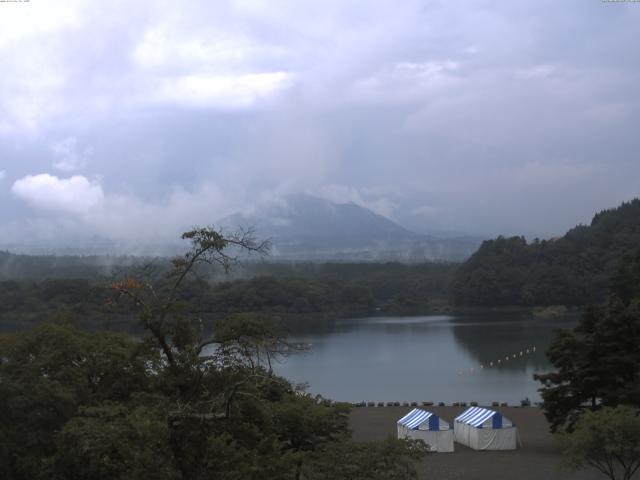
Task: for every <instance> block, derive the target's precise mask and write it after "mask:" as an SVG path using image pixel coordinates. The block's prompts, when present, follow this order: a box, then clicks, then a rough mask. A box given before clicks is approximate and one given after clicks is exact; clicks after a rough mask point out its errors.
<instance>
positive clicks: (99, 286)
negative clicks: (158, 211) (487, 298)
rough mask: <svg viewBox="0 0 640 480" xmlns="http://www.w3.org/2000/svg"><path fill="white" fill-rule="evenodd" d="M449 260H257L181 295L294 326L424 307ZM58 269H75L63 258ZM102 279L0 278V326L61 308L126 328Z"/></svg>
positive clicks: (126, 317)
mask: <svg viewBox="0 0 640 480" xmlns="http://www.w3.org/2000/svg"><path fill="white" fill-rule="evenodd" d="M26 258H28V257H26ZM45 258H46V257H45ZM22 261H26V260H25V258H23V259H22ZM50 261H52V260H51V259H48V260H46V262H47V263H48V262H50ZM455 267H456V266H455V265H452V264H438V263H425V264H421V265H403V264H398V263H389V264H312V263H305V264H256V265H254V266H253V267H252V268H253V270H252V272H253V274H256V275H257V276H255V277H251V278H244V279H235V280H227V281H209V280H205V279H203V278H197V279H196V278H194V279H191V280H189V281H187V282H185V283H184V285H183V288H182V289H181V291H180V300H181V301H182V302H184V304H185V309H187V310H192V311H194V312H198V313H199V314H200V315H202V316H203V318H204V319H207V320H214V319H215V318H221V317H224V316H225V315H228V314H231V313H248V312H251V313H260V314H263V315H268V316H271V317H278V318H279V319H280V320H282V321H283V322H284V323H286V324H287V325H288V326H289V327H291V328H294V329H295V328H298V327H304V328H309V327H311V326H312V325H313V324H314V323H318V322H319V321H321V320H323V319H335V318H344V317H351V316H363V315H371V314H374V313H383V314H419V313H426V312H428V311H431V310H433V309H434V308H438V307H440V306H442V305H443V304H444V303H446V301H447V296H448V288H449V284H450V282H451V279H452V277H453V272H454V270H455ZM34 268H35V270H38V268H39V267H38V268H36V267H34ZM246 268H249V267H246ZM60 269H61V272H63V273H67V272H69V271H74V269H73V268H71V267H67V264H66V263H65V262H62V263H61V264H60ZM141 270H145V269H143V268H142V267H135V266H133V267H129V268H127V269H125V273H124V274H125V275H129V276H136V277H137V276H140V275H141V273H140V271H141ZM152 270H153V269H152ZM90 271H91V269H90V268H89V267H87V272H88V273H89V272H90ZM94 271H95V270H94ZM78 272H79V270H78ZM49 273H53V272H49ZM246 273H247V274H248V273H249V272H246ZM152 275H154V276H155V277H156V278H155V279H154V281H157V282H159V284H162V282H163V280H164V281H166V272H165V271H164V266H163V265H160V266H159V267H158V269H156V270H153V273H152ZM109 284H110V280H109V277H106V276H104V275H100V274H99V273H97V272H96V273H95V277H94V278H93V279H90V278H46V279H41V280H38V281H36V280H32V279H24V278H23V279H19V280H5V281H0V330H4V331H11V330H14V329H22V328H27V327H29V326H31V325H33V324H36V323H40V322H42V321H44V320H46V319H48V318H51V317H52V316H54V315H57V314H59V313H60V312H65V313H66V314H67V315H72V316H74V317H76V318H77V319H78V321H79V322H80V323H81V324H82V325H83V326H85V327H88V328H91V329H101V328H105V327H107V326H108V327H109V328H116V329H124V330H129V329H130V327H132V326H135V325H136V322H135V321H134V319H133V317H131V315H130V312H128V310H127V309H122V308H120V306H119V305H116V304H112V303H109V302H108V298H109V293H108V292H109V288H108V287H109Z"/></svg>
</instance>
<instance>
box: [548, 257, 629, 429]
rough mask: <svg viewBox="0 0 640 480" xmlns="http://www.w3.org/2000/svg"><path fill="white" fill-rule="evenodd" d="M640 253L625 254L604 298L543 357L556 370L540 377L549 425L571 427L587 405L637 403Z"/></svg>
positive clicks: (561, 333) (557, 427)
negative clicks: (546, 357)
mask: <svg viewBox="0 0 640 480" xmlns="http://www.w3.org/2000/svg"><path fill="white" fill-rule="evenodd" d="M638 345H640V252H638V253H636V254H635V255H634V256H626V257H624V259H623V261H622V263H621V264H620V267H619V268H618V270H617V273H616V274H615V275H614V276H613V278H612V281H611V287H610V293H609V298H608V300H607V302H606V303H605V304H604V305H602V306H598V307H590V308H589V309H588V310H587V312H586V313H585V315H584V316H583V317H582V319H581V320H580V322H579V324H578V325H577V326H576V328H574V329H573V330H571V331H567V330H561V331H559V332H558V333H557V335H556V338H555V340H554V341H553V342H552V344H551V346H550V348H549V350H548V352H547V356H548V357H549V359H550V360H551V362H552V363H553V365H554V366H555V367H556V371H555V372H552V373H547V374H543V375H535V378H536V379H537V380H539V381H540V382H542V385H543V387H542V388H541V393H542V398H543V401H544V408H545V413H546V415H547V418H548V419H549V421H550V423H551V428H552V430H554V431H556V430H558V429H564V428H568V429H571V428H572V426H573V424H574V423H575V421H576V420H577V418H578V417H579V416H580V414H581V413H582V412H583V411H584V410H585V409H591V410H593V409H596V408H598V407H599V406H601V405H606V406H616V405H638V406H640V349H638Z"/></svg>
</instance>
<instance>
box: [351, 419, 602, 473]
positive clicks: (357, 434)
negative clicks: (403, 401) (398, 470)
mask: <svg viewBox="0 0 640 480" xmlns="http://www.w3.org/2000/svg"><path fill="white" fill-rule="evenodd" d="M411 408H412V407H359V408H353V409H352V411H351V415H350V419H349V420H350V427H351V429H352V432H353V437H354V439H356V440H380V439H383V438H385V437H386V436H387V435H394V436H395V435H396V421H397V420H398V419H399V418H401V417H402V416H403V415H405V414H406V413H407V412H408V411H409V410H411ZM425 408H426V409H428V410H430V411H432V412H434V413H435V414H436V415H439V416H440V417H441V418H443V419H444V420H446V421H448V422H449V423H453V419H454V418H455V417H456V416H457V415H459V414H460V413H461V412H462V411H463V410H465V408H464V407H425ZM495 410H498V411H499V412H501V413H502V414H503V415H504V416H505V417H507V418H508V419H510V420H511V421H513V422H514V423H515V424H516V426H517V427H518V430H519V433H520V439H521V441H522V448H519V449H518V450H515V451H504V452H478V451H474V450H472V449H470V448H467V447H465V446H462V445H460V444H458V443H456V444H455V452H454V453H435V454H431V455H428V456H427V457H426V458H425V459H424V460H423V461H422V462H421V463H420V465H419V468H418V471H419V473H420V476H419V478H421V479H427V478H429V479H438V480H454V479H455V480H458V479H465V480H467V479H468V480H476V479H477V480H484V479H493V480H503V479H504V480H507V479H508V480H573V479H581V480H582V479H584V480H591V479H593V480H597V479H602V478H603V477H602V475H601V474H600V473H598V472H596V471H591V470H585V471H583V472H579V473H570V472H568V471H566V470H562V469H561V466H560V463H561V462H560V460H561V457H560V452H559V450H558V447H557V445H556V443H555V441H554V439H553V437H552V435H551V434H550V433H549V425H548V423H547V421H546V419H545V418H544V414H543V413H542V411H541V410H540V409H539V408H536V407H528V408H518V407H496V408H495Z"/></svg>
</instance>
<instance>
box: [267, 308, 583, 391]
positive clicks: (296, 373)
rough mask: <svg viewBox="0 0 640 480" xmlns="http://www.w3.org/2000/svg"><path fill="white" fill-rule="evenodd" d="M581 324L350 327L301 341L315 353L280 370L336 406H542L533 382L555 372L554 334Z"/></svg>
mask: <svg viewBox="0 0 640 480" xmlns="http://www.w3.org/2000/svg"><path fill="white" fill-rule="evenodd" d="M575 322H576V319H575V318H570V317H569V318H564V319H560V320H559V319H539V318H533V317H532V316H531V315H517V314H516V315H514V314H508V315H507V314H492V315H489V316H487V315H470V316H461V317H449V316H422V317H376V318H366V319H354V320H343V321H338V322H336V323H335V324H333V325H332V326H330V327H328V328H327V330H326V331H324V332H320V333H318V332H314V333H310V334H305V335H297V336H296V337H294V338H293V340H294V341H296V342H303V343H307V344H309V345H310V346H311V349H310V350H309V351H308V352H305V353H302V354H297V355H293V356H290V357H288V358H286V359H284V360H283V361H282V363H281V364H279V365H278V366H277V370H278V372H279V373H280V374H282V375H283V376H285V377H287V378H289V379H290V380H292V381H294V382H308V383H309V385H310V390H311V392H313V393H320V394H322V395H323V396H326V397H329V398H333V399H336V400H345V401H362V400H365V401H396V400H397V401H423V400H431V401H435V402H438V401H444V402H453V401H467V402H469V401H478V402H482V403H487V402H491V401H500V402H510V403H517V402H519V401H520V400H521V399H524V398H525V397H528V398H530V399H531V400H533V401H537V400H539V399H540V395H539V393H538V392H537V389H538V388H539V384H538V383H537V382H534V381H533V378H532V375H533V374H534V373H536V372H544V371H547V370H548V369H549V368H550V366H549V363H548V361H547V360H546V357H545V355H544V351H545V350H546V348H547V347H548V345H549V342H550V340H551V338H552V335H553V330H554V329H555V328H558V327H562V328H569V327H571V326H573V325H574V324H575ZM534 347H535V351H534ZM527 349H529V353H527ZM520 352H522V356H521V355H520ZM514 355H515V358H514ZM507 356H508V359H507V358H506V357H507ZM498 360H500V363H499V364H498ZM490 362H493V363H494V365H493V366H492V367H490V366H489V365H490ZM481 365H482V366H483V367H484V368H481V367H480V366H481Z"/></svg>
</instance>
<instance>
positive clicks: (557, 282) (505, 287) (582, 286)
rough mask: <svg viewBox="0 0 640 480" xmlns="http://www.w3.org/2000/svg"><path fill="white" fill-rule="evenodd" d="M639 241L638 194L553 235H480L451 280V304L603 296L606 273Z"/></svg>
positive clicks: (583, 300)
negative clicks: (545, 237)
mask: <svg viewBox="0 0 640 480" xmlns="http://www.w3.org/2000/svg"><path fill="white" fill-rule="evenodd" d="M638 246H640V200H639V199H634V200H632V201H631V202H628V203H623V204H622V205H620V206H619V207H618V208H615V209H611V210H604V211H602V212H600V213H598V214H596V215H595V216H594V217H593V220H592V221H591V224H590V225H588V226H584V225H580V226H577V227H575V228H573V229H572V230H570V231H569V232H567V234H566V235H565V236H564V237H562V238H559V239H553V240H537V239H536V240H534V241H533V242H531V243H527V242H526V240H525V239H524V238H523V237H511V238H504V237H498V238H497V239H495V240H489V241H485V242H484V243H483V244H482V246H481V247H480V249H479V250H478V251H477V252H476V253H475V254H474V255H473V256H471V258H469V260H467V261H466V262H465V263H463V264H462V266H461V267H460V268H459V269H458V270H457V272H456V274H455V278H454V281H453V283H452V294H453V299H454V302H455V304H456V305H477V306H504V305H524V306H533V305H560V304H564V305H587V304H591V303H599V302H601V301H603V300H604V298H605V294H606V288H607V278H608V276H609V275H610V274H611V273H612V272H613V270H614V268H615V267H616V265H617V264H618V263H619V261H620V259H621V258H622V257H623V255H625V254H628V253H630V252H632V251H633V250H634V249H635V248H637V247H638Z"/></svg>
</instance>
